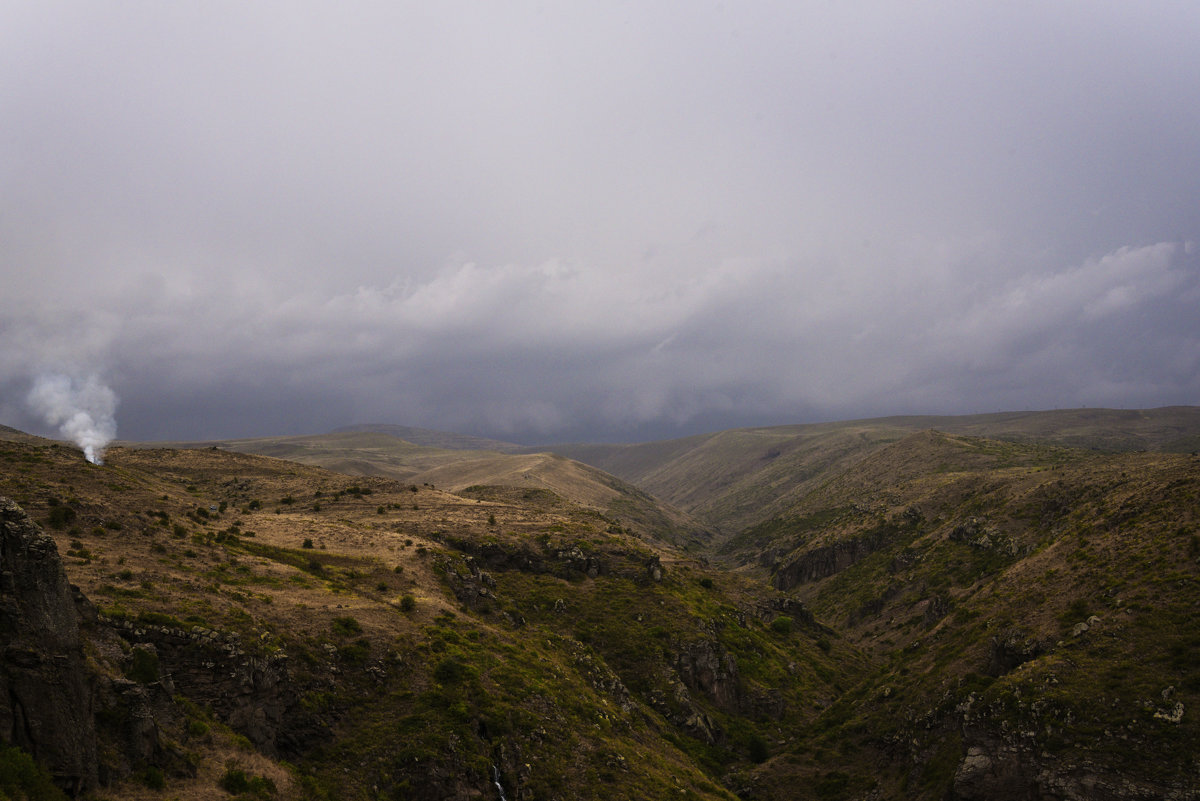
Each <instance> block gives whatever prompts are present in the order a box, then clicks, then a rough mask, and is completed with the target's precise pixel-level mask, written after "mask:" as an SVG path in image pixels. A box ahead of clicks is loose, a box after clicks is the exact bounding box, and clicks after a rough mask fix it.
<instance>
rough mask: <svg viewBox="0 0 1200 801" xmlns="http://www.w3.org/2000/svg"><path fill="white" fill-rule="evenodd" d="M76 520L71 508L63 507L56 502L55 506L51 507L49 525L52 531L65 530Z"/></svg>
mask: <svg viewBox="0 0 1200 801" xmlns="http://www.w3.org/2000/svg"><path fill="white" fill-rule="evenodd" d="M74 518H76V514H74V510H73V508H71V507H70V506H62V505H61V504H58V501H56V500H55V505H54V506H50V519H49V525H50V528H52V529H65V528H67V525H70V524H71V522H72V520H74Z"/></svg>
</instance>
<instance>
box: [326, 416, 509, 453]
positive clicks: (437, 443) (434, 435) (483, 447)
mask: <svg viewBox="0 0 1200 801" xmlns="http://www.w3.org/2000/svg"><path fill="white" fill-rule="evenodd" d="M358 432H369V433H375V434H387V435H388V436H390V437H395V438H396V439H402V440H404V441H405V442H411V443H413V444H414V445H423V446H425V447H427V448H445V449H449V450H463V451H496V452H497V453H517V452H519V451H522V450H525V448H523V447H522V446H521V445H516V444H514V443H512V442H503V441H502V440H498V439H488V438H486V437H473V436H470V435H468V434H455V433H451V432H448V431H433V430H431V429H428V428H413V427H412V426H398V425H389V424H386V423H364V424H359V425H353V426H344V427H342V428H337V429H334V431H333V432H332V433H334V434H346V433H358Z"/></svg>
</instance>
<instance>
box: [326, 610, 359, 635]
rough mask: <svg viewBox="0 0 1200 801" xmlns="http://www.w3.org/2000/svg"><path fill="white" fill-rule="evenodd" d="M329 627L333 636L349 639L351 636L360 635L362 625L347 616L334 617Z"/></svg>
mask: <svg viewBox="0 0 1200 801" xmlns="http://www.w3.org/2000/svg"><path fill="white" fill-rule="evenodd" d="M331 626H332V628H333V633H334V634H338V635H340V636H343V637H349V636H350V635H351V634H362V624H361V623H359V622H358V621H357V620H355V619H354V618H352V617H350V616H349V615H346V616H344V617H335V618H334V619H333V623H332V624H331Z"/></svg>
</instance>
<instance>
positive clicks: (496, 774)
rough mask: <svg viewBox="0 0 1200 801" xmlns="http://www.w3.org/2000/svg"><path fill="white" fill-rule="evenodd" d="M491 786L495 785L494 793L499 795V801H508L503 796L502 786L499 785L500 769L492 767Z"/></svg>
mask: <svg viewBox="0 0 1200 801" xmlns="http://www.w3.org/2000/svg"><path fill="white" fill-rule="evenodd" d="M492 784H494V785H496V792H498V793H499V794H500V801H508V798H507V797H506V796H505V795H504V785H503V784H501V783H500V769H499V768H497V767H496V766H495V765H492Z"/></svg>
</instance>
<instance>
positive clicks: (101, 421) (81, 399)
mask: <svg viewBox="0 0 1200 801" xmlns="http://www.w3.org/2000/svg"><path fill="white" fill-rule="evenodd" d="M27 401H28V403H29V406H30V408H32V409H33V410H34V411H36V412H37V413H38V414H40V415H41V416H42V417H43V418H44V419H45V420H46V422H47V423H48V424H49V425H52V426H58V430H59V432H60V433H61V434H62V435H63V436H64V437H67V438H69V439H71V440H72V441H74V442H75V444H76V445H78V446H79V447H80V448H83V455H84V457H86V458H87V460H88V461H89V462H91V463H92V464H104V449H105V448H106V447H107V446H108V443H110V442H112V440H113V438H114V437H116V436H117V421H116V419H115V418H114V417H113V415H114V414H115V413H116V411H117V395H116V393H115V392H113V391H112V390H111V389H109V388H108V386H106V385H105V384H104V382H103V381H101V380H100V379H99V378H97V377H96V376H94V375H91V376H88V377H87V378H86V379H84V380H82V381H80V382H76V381H75V380H74V379H72V378H70V377H69V376H65V375H62V374H60V373H51V374H47V375H42V376H39V377H38V379H37V380H36V381H34V383H33V389H31V390H30V391H29V397H28V398H27Z"/></svg>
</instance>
